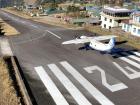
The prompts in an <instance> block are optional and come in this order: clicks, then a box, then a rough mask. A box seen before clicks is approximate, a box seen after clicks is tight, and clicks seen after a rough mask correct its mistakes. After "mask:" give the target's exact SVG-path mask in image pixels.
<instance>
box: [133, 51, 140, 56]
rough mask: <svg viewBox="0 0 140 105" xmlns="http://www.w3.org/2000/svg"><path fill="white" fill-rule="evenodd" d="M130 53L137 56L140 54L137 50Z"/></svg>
mask: <svg viewBox="0 0 140 105" xmlns="http://www.w3.org/2000/svg"><path fill="white" fill-rule="evenodd" d="M131 53H133V54H136V55H137V56H140V53H139V52H133V51H131Z"/></svg>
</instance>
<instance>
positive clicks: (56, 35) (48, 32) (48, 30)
mask: <svg viewBox="0 0 140 105" xmlns="http://www.w3.org/2000/svg"><path fill="white" fill-rule="evenodd" d="M45 31H47V32H48V33H50V34H52V35H53V36H55V37H57V38H59V39H61V37H60V36H58V35H56V34H55V33H53V32H51V31H49V30H45Z"/></svg>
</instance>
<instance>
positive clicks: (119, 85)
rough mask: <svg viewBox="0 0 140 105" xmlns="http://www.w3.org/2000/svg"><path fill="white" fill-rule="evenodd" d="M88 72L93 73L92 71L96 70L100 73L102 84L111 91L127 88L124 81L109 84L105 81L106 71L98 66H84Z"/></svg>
mask: <svg viewBox="0 0 140 105" xmlns="http://www.w3.org/2000/svg"><path fill="white" fill-rule="evenodd" d="M84 69H85V70H86V71H87V72H88V73H93V71H95V70H98V71H99V72H100V73H101V79H102V84H103V85H104V86H105V87H106V88H108V89H109V90H110V91H111V92H116V91H119V90H123V89H126V88H128V87H127V86H126V85H125V84H124V83H117V84H114V85H110V84H108V83H107V79H106V73H105V71H104V70H103V69H102V68H100V67H98V66H90V67H86V68H84Z"/></svg>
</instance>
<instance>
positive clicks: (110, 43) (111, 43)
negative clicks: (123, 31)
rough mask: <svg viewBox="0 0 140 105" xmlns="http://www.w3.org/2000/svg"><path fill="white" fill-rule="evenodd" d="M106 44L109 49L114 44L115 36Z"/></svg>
mask: <svg viewBox="0 0 140 105" xmlns="http://www.w3.org/2000/svg"><path fill="white" fill-rule="evenodd" d="M108 46H110V47H111V49H112V48H113V47H114V46H115V38H111V39H110V41H109V43H108Z"/></svg>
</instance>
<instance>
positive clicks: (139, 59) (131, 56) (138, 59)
mask: <svg viewBox="0 0 140 105" xmlns="http://www.w3.org/2000/svg"><path fill="white" fill-rule="evenodd" d="M122 54H123V55H125V56H128V57H129V58H131V59H134V60H136V61H139V62H140V58H138V57H136V56H135V55H130V54H128V53H126V52H122Z"/></svg>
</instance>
